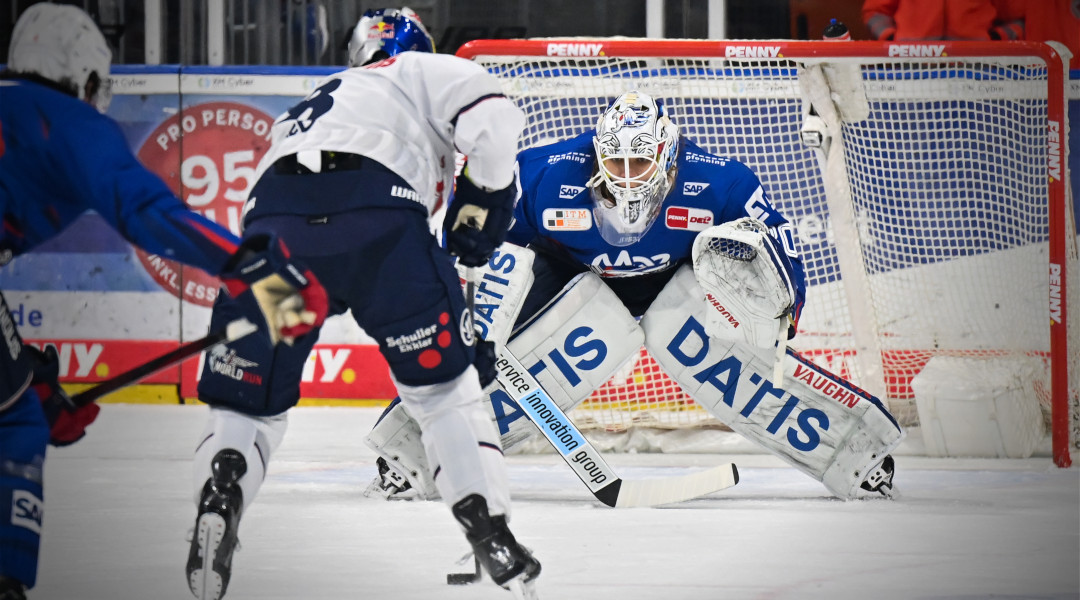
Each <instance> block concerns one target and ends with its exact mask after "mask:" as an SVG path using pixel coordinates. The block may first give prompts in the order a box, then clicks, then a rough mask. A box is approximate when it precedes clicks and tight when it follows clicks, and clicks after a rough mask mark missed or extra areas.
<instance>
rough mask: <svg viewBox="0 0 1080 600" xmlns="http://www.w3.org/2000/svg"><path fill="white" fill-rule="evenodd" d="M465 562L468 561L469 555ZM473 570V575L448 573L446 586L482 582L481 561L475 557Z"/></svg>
mask: <svg viewBox="0 0 1080 600" xmlns="http://www.w3.org/2000/svg"><path fill="white" fill-rule="evenodd" d="M465 560H468V555H467V554H466V555H465ZM473 569H474V571H473V572H472V573H447V574H446V584H447V585H469V584H470V583H476V582H477V581H480V574H481V573H482V572H483V571H481V570H480V560H479V559H477V558H476V556H475V555H474V556H473Z"/></svg>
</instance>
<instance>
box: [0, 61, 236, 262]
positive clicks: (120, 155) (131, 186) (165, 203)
mask: <svg viewBox="0 0 1080 600" xmlns="http://www.w3.org/2000/svg"><path fill="white" fill-rule="evenodd" d="M0 135H2V142H0V182H2V185H0V211H2V217H3V229H2V230H0V251H3V250H9V251H11V253H12V254H13V255H19V254H22V253H23V252H26V251H28V250H30V249H32V248H33V247H35V246H37V245H39V244H40V243H42V242H44V241H45V240H47V239H49V238H51V237H53V236H54V235H56V234H57V233H59V232H60V231H61V230H62V229H64V228H65V227H67V226H68V225H70V224H71V223H72V222H73V221H74V220H75V219H76V218H78V217H79V216H80V215H82V214H83V213H85V212H86V211H88V210H93V211H96V212H97V213H98V214H99V215H101V217H102V218H103V219H105V221H106V222H108V223H109V225H111V226H112V227H113V228H114V229H115V230H116V231H117V232H119V233H120V234H121V235H122V236H123V237H124V238H125V239H127V240H128V241H129V242H131V243H132V244H134V245H136V246H138V247H140V248H142V249H143V250H146V251H147V252H151V253H154V254H158V255H160V256H162V257H164V258H169V259H172V260H176V261H179V262H182V263H184V264H188V265H192V266H195V267H199V268H201V269H203V270H205V271H207V272H209V273H211V274H217V273H219V272H220V271H221V269H222V268H223V267H224V266H225V263H226V262H227V261H228V259H229V257H230V256H231V255H232V254H233V252H235V251H236V244H237V239H236V237H235V236H233V235H232V234H231V233H229V231H228V230H226V229H224V228H222V227H221V226H219V225H217V224H215V223H213V222H212V221H210V220H208V219H205V218H203V217H202V216H200V215H198V214H196V213H193V212H191V211H190V210H188V208H187V206H186V205H184V203H183V202H181V201H180V200H179V199H177V198H176V196H174V195H173V193H172V191H170V190H169V188H168V187H167V186H166V185H165V183H164V182H163V181H162V180H161V179H160V178H158V177H157V176H156V175H154V174H153V173H151V172H150V171H148V170H147V169H146V168H145V167H143V165H142V164H141V163H139V161H138V159H136V158H135V156H134V155H133V154H132V153H131V150H130V149H128V146H127V141H126V140H125V138H124V136H123V133H122V132H121V131H120V128H119V127H118V126H117V125H116V123H115V122H113V121H112V120H111V119H109V118H108V117H106V116H104V115H101V114H99V113H98V112H97V111H96V110H95V109H94V108H93V107H91V106H90V105H88V104H86V103H85V102H82V101H80V100H78V99H76V98H73V97H71V96H67V95H65V94H63V93H60V92H58V91H55V90H53V89H51V88H48V87H46V86H43V85H39V84H37V83H32V82H27V81H23V80H18V79H9V80H0Z"/></svg>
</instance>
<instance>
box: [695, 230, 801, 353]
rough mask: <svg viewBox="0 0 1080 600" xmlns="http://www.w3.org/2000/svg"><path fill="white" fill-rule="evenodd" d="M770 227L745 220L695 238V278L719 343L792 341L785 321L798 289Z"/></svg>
mask: <svg viewBox="0 0 1080 600" xmlns="http://www.w3.org/2000/svg"><path fill="white" fill-rule="evenodd" d="M767 231H768V230H767V228H766V227H765V224H764V223H762V222H761V221H758V220H756V219H752V218H750V217H745V218H742V219H738V220H736V221H730V222H728V223H723V224H721V225H716V226H714V227H710V228H708V229H706V230H704V231H702V232H701V233H699V234H698V236H697V237H696V238H695V239H694V247H693V260H694V276H695V277H696V278H697V282H698V285H699V286H700V287H701V290H702V293H701V294H699V295H698V296H697V297H700V298H704V299H705V307H706V308H705V311H704V313H705V314H704V319H705V330H706V331H708V333H709V335H710V336H712V337H715V338H718V339H725V340H742V341H747V342H749V343H751V344H753V345H755V346H757V347H759V348H773V347H775V346H776V341H777V338H778V336H780V335H783V339H787V337H786V334H787V320H786V319H785V318H784V317H785V316H786V315H787V313H788V311H789V310H790V309H791V306H792V305H793V304H794V302H795V289H794V285H793V284H792V282H791V279H790V278H789V276H788V274H787V271H786V270H785V269H784V267H783V263H782V262H781V259H780V257H779V253H780V252H782V250H780V249H778V248H777V247H776V245H775V243H774V241H773V239H772V238H771V237H769V234H768V233H767Z"/></svg>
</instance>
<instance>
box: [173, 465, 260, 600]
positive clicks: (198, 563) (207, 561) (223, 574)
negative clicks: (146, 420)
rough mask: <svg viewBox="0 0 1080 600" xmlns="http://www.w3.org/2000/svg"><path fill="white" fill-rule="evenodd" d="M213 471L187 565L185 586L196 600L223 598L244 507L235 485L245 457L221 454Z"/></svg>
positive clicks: (241, 473)
mask: <svg viewBox="0 0 1080 600" xmlns="http://www.w3.org/2000/svg"><path fill="white" fill-rule="evenodd" d="M212 469H213V476H212V477H211V478H210V479H208V480H207V481H206V485H205V486H204V487H203V493H202V498H201V499H200V500H199V516H198V517H196V519H195V531H194V535H193V536H192V538H191V549H190V551H189V552H188V562H187V579H188V586H189V587H190V588H191V593H192V594H194V596H195V597H196V598H198V599H199V600H220V598H221V597H222V596H224V595H225V590H226V588H228V586H229V577H230V575H231V573H232V556H233V552H234V551H235V550H236V548H237V547H238V545H239V543H238V541H237V538H236V530H237V528H238V527H239V525H240V512H241V511H242V510H243V506H244V503H243V494H242V493H241V491H240V486H239V485H236V482H237V481H239V479H240V477H241V476H243V474H244V473H245V472H246V471H247V464H246V463H245V461H244V457H243V456H241V455H240V453H239V452H237V451H235V450H231V449H225V450H222V451H221V452H218V453H217V455H216V456H214V461H213V465H212Z"/></svg>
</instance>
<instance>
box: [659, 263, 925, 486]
mask: <svg viewBox="0 0 1080 600" xmlns="http://www.w3.org/2000/svg"><path fill="white" fill-rule="evenodd" d="M700 297H701V291H700V289H699V288H698V286H697V283H696V281H695V279H694V277H693V274H692V273H691V272H690V270H689V269H687V268H686V267H684V268H683V269H682V271H680V272H679V273H677V274H676V276H675V277H674V278H673V279H672V281H671V282H670V283H669V284H668V286H667V287H665V288H664V290H663V291H662V292H661V293H660V295H659V296H658V297H657V299H656V301H655V302H653V304H652V306H651V307H650V308H649V311H648V312H647V313H646V314H645V316H644V317H643V318H642V322H641V324H642V328H643V329H644V330H645V339H646V341H645V346H646V348H648V350H649V352H650V354H651V355H652V357H653V358H654V359H655V360H656V361H657V363H659V364H660V366H661V367H662V368H663V369H664V371H665V372H666V373H667V374H668V375H669V376H670V377H671V378H672V379H674V380H675V381H676V382H678V383H679V385H680V386H681V387H682V388H683V390H684V391H685V392H686V393H687V394H689V395H690V396H691V397H692V398H694V400H695V401H697V402H698V403H699V404H700V405H701V406H702V407H704V408H705V409H706V410H708V411H709V413H710V414H712V415H713V416H715V417H716V418H718V419H720V420H721V421H723V422H724V423H725V424H727V425H728V426H729V427H731V428H732V429H733V430H735V431H736V432H737V433H739V434H740V435H742V436H744V437H746V438H748V439H751V440H753V441H755V442H757V443H758V444H760V445H761V446H762V447H764V448H765V449H766V450H768V451H769V452H770V453H772V454H775V455H777V456H778V457H780V458H781V459H783V460H784V461H786V462H787V463H788V464H790V465H792V466H793V467H795V468H797V469H799V470H801V471H803V472H804V473H806V474H808V475H810V476H811V477H813V478H814V479H817V480H818V481H821V482H822V483H823V484H825V486H826V487H827V488H828V489H829V491H831V492H832V493H834V494H836V495H837V496H839V497H841V498H845V499H848V498H854V497H856V496H857V495H858V489H859V486H860V484H861V483H862V481H863V480H865V479H866V477H867V476H868V475H869V473H870V471H871V469H872V468H873V467H875V466H876V465H877V464H879V463H881V462H882V460H883V459H884V457H885V456H886V455H888V453H889V452H891V451H892V450H893V449H894V448H895V447H896V446H897V445H899V444H900V441H901V440H902V439H903V437H904V434H903V432H902V431H901V430H900V427H899V426H898V425H897V424H896V421H895V420H894V419H893V418H892V417H891V415H889V414H888V412H887V411H886V410H885V408H884V407H883V406H882V405H881V402H880V401H879V400H878V399H876V398H874V397H873V396H871V395H869V394H867V393H866V392H864V391H862V390H860V389H859V388H857V387H855V386H853V385H852V384H850V383H848V382H846V381H844V380H842V379H840V378H838V377H836V376H834V375H832V374H830V373H828V372H827V371H825V370H823V369H821V368H820V367H817V366H816V365H813V364H811V363H809V362H808V361H805V360H802V359H801V358H799V357H798V356H797V355H795V354H794V353H792V352H790V351H789V352H788V354H787V356H786V359H785V361H784V375H785V376H784V381H783V386H782V387H780V386H776V385H774V384H773V383H772V382H770V381H769V376H768V374H769V373H770V372H771V371H772V365H773V361H774V356H773V353H772V352H771V351H770V350H767V349H762V348H757V347H755V346H753V345H751V344H749V343H747V342H745V341H739V340H721V339H717V338H712V337H710V336H709V335H708V334H707V333H706V329H705V326H704V316H703V314H702V313H703V312H704V310H705V308H704V306H703V305H702V304H701V303H700V302H699V301H698V300H697V298H700Z"/></svg>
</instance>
